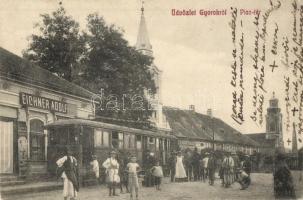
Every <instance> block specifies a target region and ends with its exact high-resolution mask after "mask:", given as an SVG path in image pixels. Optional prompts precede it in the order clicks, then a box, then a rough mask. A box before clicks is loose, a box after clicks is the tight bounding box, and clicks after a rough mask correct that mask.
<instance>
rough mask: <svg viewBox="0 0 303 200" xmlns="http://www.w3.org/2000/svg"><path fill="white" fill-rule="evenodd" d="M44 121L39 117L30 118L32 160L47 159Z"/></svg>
mask: <svg viewBox="0 0 303 200" xmlns="http://www.w3.org/2000/svg"><path fill="white" fill-rule="evenodd" d="M43 125H44V124H43V122H42V121H41V120H39V119H32V120H30V156H31V160H45V156H44V149H45V135H44V129H43Z"/></svg>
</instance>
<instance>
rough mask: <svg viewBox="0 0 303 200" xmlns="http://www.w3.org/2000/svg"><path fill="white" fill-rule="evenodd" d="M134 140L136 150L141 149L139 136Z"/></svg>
mask: <svg viewBox="0 0 303 200" xmlns="http://www.w3.org/2000/svg"><path fill="white" fill-rule="evenodd" d="M136 140H137V142H136V147H137V149H142V142H141V135H137V136H136Z"/></svg>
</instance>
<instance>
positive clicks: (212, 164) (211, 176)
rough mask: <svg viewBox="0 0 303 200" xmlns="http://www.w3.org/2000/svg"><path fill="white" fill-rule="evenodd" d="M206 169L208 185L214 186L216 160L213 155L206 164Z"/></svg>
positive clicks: (212, 154)
mask: <svg viewBox="0 0 303 200" xmlns="http://www.w3.org/2000/svg"><path fill="white" fill-rule="evenodd" d="M207 169H208V180H209V181H208V183H209V185H214V182H215V172H216V159H215V156H214V153H211V154H210V156H209V159H208V163H207Z"/></svg>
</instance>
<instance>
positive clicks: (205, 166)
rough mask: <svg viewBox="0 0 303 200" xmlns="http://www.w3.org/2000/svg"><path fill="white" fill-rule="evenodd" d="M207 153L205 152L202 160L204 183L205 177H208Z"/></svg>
mask: <svg viewBox="0 0 303 200" xmlns="http://www.w3.org/2000/svg"><path fill="white" fill-rule="evenodd" d="M208 155H209V153H208V152H206V153H205V157H204V158H203V160H202V170H203V172H202V173H203V175H202V176H203V181H204V182H205V179H207V176H208V159H209V157H208Z"/></svg>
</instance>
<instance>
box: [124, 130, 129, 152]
mask: <svg viewBox="0 0 303 200" xmlns="http://www.w3.org/2000/svg"><path fill="white" fill-rule="evenodd" d="M129 140H130V135H129V134H125V135H124V148H126V149H128V148H129V147H130V146H129Z"/></svg>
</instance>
